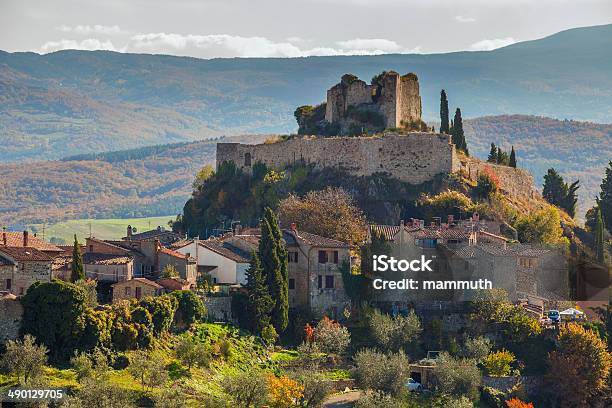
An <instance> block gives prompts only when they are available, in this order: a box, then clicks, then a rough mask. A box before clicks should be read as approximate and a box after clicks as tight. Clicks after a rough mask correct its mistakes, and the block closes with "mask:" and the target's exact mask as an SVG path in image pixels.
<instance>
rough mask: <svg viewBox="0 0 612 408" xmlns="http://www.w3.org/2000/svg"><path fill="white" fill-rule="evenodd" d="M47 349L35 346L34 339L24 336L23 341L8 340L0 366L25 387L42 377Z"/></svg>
mask: <svg viewBox="0 0 612 408" xmlns="http://www.w3.org/2000/svg"><path fill="white" fill-rule="evenodd" d="M47 352H48V350H47V348H46V347H45V346H43V345H37V344H36V339H35V338H34V337H32V336H30V335H26V336H25V337H24V338H23V340H22V341H21V340H9V341H8V342H7V344H6V351H5V352H4V355H3V356H2V361H1V362H2V366H3V367H4V368H5V369H6V370H7V371H8V372H9V373H11V374H13V375H16V376H17V381H18V382H19V383H20V384H22V385H26V384H29V383H30V382H31V381H32V380H35V379H38V378H39V377H40V376H41V375H42V370H43V367H44V365H45V364H46V363H47Z"/></svg>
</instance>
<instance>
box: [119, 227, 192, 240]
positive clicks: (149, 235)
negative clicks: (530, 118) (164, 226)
mask: <svg viewBox="0 0 612 408" xmlns="http://www.w3.org/2000/svg"><path fill="white" fill-rule="evenodd" d="M160 236H169V237H172V238H173V239H177V240H178V239H180V238H181V236H180V235H179V234H177V233H176V232H173V231H168V230H160V229H153V230H150V231H143V232H139V233H138V234H132V236H131V237H123V238H124V239H128V238H129V239H132V240H134V241H147V240H152V239H155V238H157V237H160Z"/></svg>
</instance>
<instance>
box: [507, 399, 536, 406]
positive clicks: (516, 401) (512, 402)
mask: <svg viewBox="0 0 612 408" xmlns="http://www.w3.org/2000/svg"><path fill="white" fill-rule="evenodd" d="M506 406H507V407H508V408H533V403H532V402H523V401H521V400H520V399H518V398H512V399H509V400H508V401H506Z"/></svg>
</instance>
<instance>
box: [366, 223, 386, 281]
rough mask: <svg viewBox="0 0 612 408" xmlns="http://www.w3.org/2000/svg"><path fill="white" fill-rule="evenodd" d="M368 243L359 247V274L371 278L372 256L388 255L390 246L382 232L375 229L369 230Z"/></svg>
mask: <svg viewBox="0 0 612 408" xmlns="http://www.w3.org/2000/svg"><path fill="white" fill-rule="evenodd" d="M370 232H371V233H370V242H369V243H366V244H363V245H362V246H361V274H362V275H363V276H372V273H373V270H372V256H373V255H390V254H391V245H390V244H389V242H388V241H387V239H386V238H385V236H384V235H383V233H382V232H380V231H379V230H376V229H371V230H370Z"/></svg>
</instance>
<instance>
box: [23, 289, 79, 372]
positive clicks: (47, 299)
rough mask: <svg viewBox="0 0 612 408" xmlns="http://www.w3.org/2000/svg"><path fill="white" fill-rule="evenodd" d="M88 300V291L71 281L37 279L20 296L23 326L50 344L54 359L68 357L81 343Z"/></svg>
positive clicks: (43, 342) (40, 339)
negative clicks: (86, 293) (22, 295)
mask: <svg viewBox="0 0 612 408" xmlns="http://www.w3.org/2000/svg"><path fill="white" fill-rule="evenodd" d="M86 302H87V297H86V295H85V292H84V291H83V290H82V289H81V288H79V287H77V286H76V285H74V284H72V283H69V282H64V281H59V280H53V281H51V282H36V283H34V284H33V285H32V286H30V287H29V288H28V291H27V292H26V294H25V296H24V297H23V298H22V299H21V304H22V305H23V321H22V330H23V332H24V333H25V334H31V335H32V336H34V337H35V338H36V339H37V340H38V341H39V342H40V343H41V344H44V345H45V346H47V348H48V349H49V352H50V357H51V358H52V359H56V360H68V359H69V358H70V356H71V355H72V354H73V352H74V350H75V349H76V348H77V347H78V346H79V344H80V338H81V336H82V334H83V330H84V327H85V315H86V311H87V305H86Z"/></svg>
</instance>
